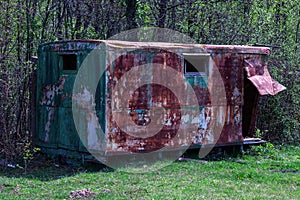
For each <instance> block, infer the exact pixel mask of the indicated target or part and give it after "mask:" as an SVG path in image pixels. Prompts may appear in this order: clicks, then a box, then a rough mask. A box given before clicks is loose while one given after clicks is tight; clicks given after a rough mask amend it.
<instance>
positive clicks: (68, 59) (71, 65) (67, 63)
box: [62, 54, 77, 70]
mask: <svg viewBox="0 0 300 200" xmlns="http://www.w3.org/2000/svg"><path fill="white" fill-rule="evenodd" d="M62 58H63V70H77V59H76V54H66V55H62Z"/></svg>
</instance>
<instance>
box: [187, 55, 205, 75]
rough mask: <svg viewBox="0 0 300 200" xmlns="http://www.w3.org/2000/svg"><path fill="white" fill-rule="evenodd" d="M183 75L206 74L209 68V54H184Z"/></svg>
mask: <svg viewBox="0 0 300 200" xmlns="http://www.w3.org/2000/svg"><path fill="white" fill-rule="evenodd" d="M183 56H184V73H185V74H191V75H196V74H199V75H200V74H207V73H208V68H209V60H210V55H209V54H184V55H183Z"/></svg>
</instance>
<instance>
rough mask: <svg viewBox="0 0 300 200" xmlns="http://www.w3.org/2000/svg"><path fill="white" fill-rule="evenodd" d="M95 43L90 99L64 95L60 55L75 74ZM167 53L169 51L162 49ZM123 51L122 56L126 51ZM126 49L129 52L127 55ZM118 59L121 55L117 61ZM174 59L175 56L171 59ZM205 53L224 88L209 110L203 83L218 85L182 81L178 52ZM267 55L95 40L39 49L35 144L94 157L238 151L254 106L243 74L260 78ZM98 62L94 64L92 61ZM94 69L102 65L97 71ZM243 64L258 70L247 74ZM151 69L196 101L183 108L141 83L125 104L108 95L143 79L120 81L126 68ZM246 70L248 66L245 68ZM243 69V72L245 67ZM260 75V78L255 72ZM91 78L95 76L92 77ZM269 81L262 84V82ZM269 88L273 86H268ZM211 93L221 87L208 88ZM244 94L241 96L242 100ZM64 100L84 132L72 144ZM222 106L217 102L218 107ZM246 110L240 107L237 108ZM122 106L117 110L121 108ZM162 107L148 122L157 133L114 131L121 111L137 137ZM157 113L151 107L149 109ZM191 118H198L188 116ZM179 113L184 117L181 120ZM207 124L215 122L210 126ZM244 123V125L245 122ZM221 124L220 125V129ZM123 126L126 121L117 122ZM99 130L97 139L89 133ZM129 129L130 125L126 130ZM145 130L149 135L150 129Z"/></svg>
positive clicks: (69, 76)
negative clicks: (71, 58) (170, 74)
mask: <svg viewBox="0 0 300 200" xmlns="http://www.w3.org/2000/svg"><path fill="white" fill-rule="evenodd" d="M99 44H101V45H102V46H101V48H99V51H98V54H99V57H98V58H95V59H94V60H91V61H89V62H90V64H92V65H99V66H101V65H104V66H106V67H107V69H106V73H105V75H104V76H102V77H101V79H100V81H99V84H98V87H97V92H96V94H95V97H94V96H93V95H92V94H91V92H90V91H89V90H88V88H85V89H84V90H83V93H82V94H72V92H73V91H72V89H73V85H74V80H75V77H76V75H77V71H76V70H73V71H72V72H66V71H64V70H63V68H62V64H61V63H62V62H61V55H62V54H66V53H73V54H76V59H77V65H78V67H79V66H80V64H81V63H82V62H83V60H84V59H85V57H86V56H87V55H88V53H89V52H90V51H92V50H93V49H95V48H96V47H97V45H99ZM162 48H165V49H171V50H172V51H167V50H163V49H162ZM127 50H128V51H127ZM129 50H130V51H129ZM124 52H125V54H124ZM174 52H175V53H174ZM199 52H200V53H201V52H202V53H203V52H204V53H209V54H210V55H211V57H212V60H213V62H214V64H215V66H216V67H217V69H218V70H219V72H220V75H221V79H222V81H223V82H224V87H225V92H226V95H224V96H225V97H223V98H224V99H225V98H226V101H225V103H219V104H217V105H212V99H211V94H210V93H209V86H208V85H207V81H208V80H209V79H210V80H211V81H212V82H213V84H215V85H218V83H217V81H219V80H216V77H217V74H216V73H215V72H213V71H208V72H207V74H206V75H205V74H198V75H193V74H185V70H184V56H183V54H184V53H199ZM269 53H270V50H269V48H265V47H249V46H232V45H225V46H221V45H219V46H217V45H196V44H171V43H138V42H123V41H100V40H77V41H62V42H52V43H46V44H43V45H41V46H40V49H39V69H38V86H37V87H38V95H37V102H38V107H37V111H38V117H37V127H38V131H37V133H38V136H37V137H38V138H39V141H40V143H39V144H41V145H44V146H45V147H48V146H49V147H50V146H51V147H55V148H56V147H58V148H64V149H68V150H73V151H79V152H86V151H87V149H86V148H85V147H84V145H83V144H82V141H83V143H85V144H87V146H88V148H89V150H90V149H94V150H97V146H101V148H100V149H102V150H103V151H104V152H106V153H108V152H112V153H114V152H127V153H128V151H129V152H141V151H142V152H143V151H147V152H148V151H154V150H157V149H161V148H163V147H168V148H170V149H172V148H178V147H182V146H189V145H210V144H214V143H217V144H219V145H226V144H241V143H242V141H243V132H244V136H245V131H243V124H248V125H244V129H245V127H246V126H247V129H251V128H253V127H254V124H253V119H254V118H253V117H251V118H249V117H248V118H247V117H245V116H244V115H245V114H246V115H255V113H254V112H253V109H254V110H255V108H256V106H257V102H252V104H251V105H250V103H249V101H250V102H251V101H252V100H249V99H250V98H246V100H247V101H245V96H246V97H251V95H252V94H254V91H255V90H253V91H250V92H249V90H248V86H247V85H245V80H244V75H245V71H244V70H245V68H246V72H247V73H248V74H250V75H249V76H248V78H249V77H252V75H253V74H251V72H252V71H253V69H255V70H256V71H255V75H259V74H260V73H265V74H268V73H267V72H266V69H262V68H260V67H257V66H260V65H261V66H263V65H264V63H263V61H262V59H261V57H262V55H268V54H269ZM99 60H100V61H99ZM99 62H103V63H102V64H101V65H100V64H99ZM249 63H250V65H251V63H252V65H253V63H256V64H257V63H258V64H260V65H258V64H257V65H256V67H255V66H254V68H253V67H252V68H249V66H248V65H249ZM152 64H157V65H160V66H161V67H162V69H163V68H164V67H166V66H168V67H170V68H172V70H174V71H176V72H177V73H179V74H180V75H181V78H183V79H184V80H186V81H187V83H189V84H190V85H191V87H192V88H193V91H194V92H195V95H196V98H197V105H190V104H189V102H192V101H191V100H190V99H189V97H188V96H186V97H185V98H186V99H184V100H185V101H184V102H186V103H185V104H182V102H180V100H179V99H178V97H177V96H176V95H175V93H174V92H173V91H172V90H171V89H170V88H167V87H165V86H163V85H160V84H145V85H142V86H141V87H138V88H132V89H130V91H126V92H129V93H130V94H131V97H130V100H129V101H128V102H126V104H122V103H123V102H122V101H124V98H123V93H122V92H119V93H118V92H115V90H114V89H115V88H116V85H117V84H118V81H120V80H122V81H123V83H124V84H129V85H130V84H131V85H134V84H135V82H136V80H144V79H151V78H153V77H152V74H151V73H145V74H141V75H139V76H138V75H135V76H131V77H129V78H127V79H124V75H125V74H126V73H129V71H131V70H132V69H134V67H136V66H141V65H145V66H147V65H152ZM247 64H248V65H247ZM247 67H248V68H247ZM261 70H262V71H261ZM165 73H166V72H165V71H164V70H162V72H161V74H156V77H155V79H156V80H163V79H164V78H165V77H167V74H165ZM95 74H96V73H95ZM95 74H93V73H91V74H85V78H87V79H89V78H90V79H94V78H95V77H94V76H95ZM270 80H271V79H268V80H267V82H268V81H270ZM169 84H170V86H171V87H177V86H178V85H180V84H181V82H180V81H179V80H178V77H174V78H173V79H170V81H169ZM272 84H273V82H272ZM177 89H178V91H177V92H179V93H184V92H185V91H184V88H183V87H177ZM214 89H215V91H214V92H216V93H218V92H221V91H219V90H221V89H222V88H221V87H220V88H219V87H216V88H214ZM248 92H249V93H248ZM84 98H85V99H88V100H89V102H90V100H92V99H94V100H95V102H94V103H95V111H93V112H87V111H88V109H89V107H90V106H89V105H87V107H86V106H85V104H84V103H82V102H83V101H84ZM72 100H76V101H77V102H81V103H82V105H81V107H80V109H81V110H79V111H78V113H79V116H77V117H80V119H83V120H84V121H82V122H80V120H78V121H79V123H82V124H81V125H79V127H81V128H82V129H83V131H82V132H84V131H86V132H84V133H85V135H84V137H82V138H81V140H82V141H80V139H79V136H78V134H77V132H76V129H75V125H74V122H73V118H72V117H73V116H72ZM220 102H222V101H220ZM245 103H246V104H247V106H245V105H244V104H245ZM124 105H125V106H124ZM156 107H158V108H163V109H164V115H163V117H162V119H163V122H162V121H152V123H153V124H154V125H157V126H160V125H161V124H162V128H161V129H159V130H158V131H157V134H155V135H152V136H149V137H146V138H143V137H141V136H134V135H130V134H128V133H126V131H124V130H122V129H121V128H120V127H119V124H118V123H117V120H118V119H117V118H116V117H114V116H115V115H114V114H116V113H118V112H123V111H124V110H125V111H126V112H127V114H128V115H127V120H130V121H131V122H133V123H134V124H135V125H138V129H139V130H138V131H140V134H141V135H142V134H143V133H145V129H147V128H148V129H149V130H148V131H151V130H152V129H153V130H156V129H155V128H156V127H155V126H152V127H147V125H148V124H149V123H150V121H151V120H155V119H154V118H152V115H151V112H150V110H151V108H156ZM156 109H157V108H156ZM195 110H197V111H199V112H198V113H200V116H199V115H198V114H196V113H197V112H193V111H195ZM185 111H188V112H189V113H190V114H189V115H185V114H183V113H185ZM212 119H215V120H212ZM250 121H251V122H250ZM223 122H224V126H223V127H221V125H222V123H223ZM125 123H126V122H125ZM99 124H100V127H101V128H102V130H104V133H105V135H104V136H99V135H97V134H96V131H97V129H99V128H100V127H99ZM191 124H199V125H198V127H197V129H196V130H194V132H191V129H190V128H188V127H189V126H190V125H191ZM126 125H127V129H128V130H129V129H130V128H133V127H134V126H132V123H129V122H128V124H126ZM216 126H217V127H218V126H220V127H221V128H222V132H221V135H220V137H218V136H217V135H216V134H215V133H214V132H213V130H214V129H213V128H214V127H216ZM134 128H136V126H135V127H134ZM179 128H182V129H183V134H181V135H180V138H177V140H176V142H172V140H171V139H172V138H176V137H179V136H178V135H177V132H178V130H179ZM150 129H151V130H150Z"/></svg>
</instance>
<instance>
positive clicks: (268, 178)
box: [0, 146, 300, 200]
mask: <svg viewBox="0 0 300 200" xmlns="http://www.w3.org/2000/svg"><path fill="white" fill-rule="evenodd" d="M251 152H252V153H253V152H254V153H255V154H259V155H244V156H243V157H238V158H230V157H227V158H225V159H224V160H222V161H208V162H207V163H199V162H194V161H189V162H174V163H173V164H171V165H169V166H167V167H165V168H163V169H161V170H159V171H155V172H151V173H145V174H133V173H126V172H123V171H119V170H115V171H110V172H101V171H99V170H93V171H92V170H86V169H84V168H71V167H67V166H62V167H55V166H54V165H53V163H51V162H49V163H48V164H47V163H44V165H45V166H43V167H33V168H32V169H30V170H29V172H28V173H27V174H26V175H24V174H23V172H22V171H20V169H8V168H6V169H0V199H68V198H69V195H70V192H72V191H75V190H80V189H84V188H86V189H90V190H91V191H92V192H94V193H97V197H96V199H185V200H187V199H300V148H299V147H295V146H294V147H284V148H282V149H281V150H277V149H271V150H268V149H267V150H265V149H258V150H257V149H255V151H251ZM158 165H159V163H158ZM283 170H286V171H283ZM283 172H285V173H283Z"/></svg>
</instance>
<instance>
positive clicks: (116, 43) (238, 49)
mask: <svg viewBox="0 0 300 200" xmlns="http://www.w3.org/2000/svg"><path fill="white" fill-rule="evenodd" d="M80 42H82V43H99V44H100V43H105V44H106V45H107V46H109V47H112V48H116V49H140V48H163V49H170V50H172V49H200V50H203V51H211V52H226V53H246V54H266V55H269V54H270V52H271V51H270V48H269V47H262V46H247V45H209V44H184V43H166V42H132V41H121V40H63V41H54V42H48V43H44V44H41V45H40V47H42V46H47V45H51V44H52V45H56V44H57V45H59V44H63V43H80Z"/></svg>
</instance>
